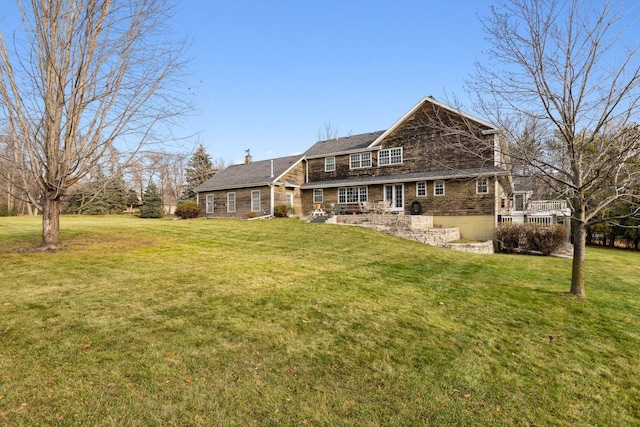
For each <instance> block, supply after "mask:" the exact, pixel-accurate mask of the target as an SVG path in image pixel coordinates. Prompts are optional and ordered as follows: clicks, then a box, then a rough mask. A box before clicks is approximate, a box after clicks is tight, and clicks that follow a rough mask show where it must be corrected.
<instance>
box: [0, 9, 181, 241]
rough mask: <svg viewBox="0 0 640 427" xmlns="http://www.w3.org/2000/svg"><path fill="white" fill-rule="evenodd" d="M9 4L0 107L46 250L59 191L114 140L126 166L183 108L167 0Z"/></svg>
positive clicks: (55, 235) (55, 231)
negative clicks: (15, 16)
mask: <svg viewBox="0 0 640 427" xmlns="http://www.w3.org/2000/svg"><path fill="white" fill-rule="evenodd" d="M17 2H18V6H19V8H20V12H21V14H22V22H23V30H24V31H23V33H16V34H15V35H14V44H13V49H12V50H9V48H8V47H7V43H6V40H5V37H4V35H0V108H1V111H2V113H3V115H4V116H6V122H7V127H8V129H9V132H10V135H9V136H10V137H11V138H10V141H11V143H12V144H13V150H12V155H13V156H14V159H12V160H13V161H14V163H15V165H16V166H17V172H18V173H17V174H16V176H15V177H13V178H12V180H13V183H14V184H15V185H16V187H18V188H20V189H21V190H22V191H24V192H25V193H26V194H27V195H28V197H29V199H30V200H31V202H32V203H33V204H34V205H35V206H36V207H37V208H38V209H39V210H40V211H41V212H42V248H43V249H48V250H55V249H57V248H59V247H60V246H61V242H60V224H59V215H60V202H61V199H62V198H63V196H65V194H66V192H67V190H68V189H69V188H70V187H71V186H73V185H74V184H75V183H77V182H79V181H80V180H81V179H83V178H84V177H85V176H86V175H87V174H88V173H89V172H90V171H91V170H92V169H94V166H95V165H96V164H97V163H99V162H100V161H101V159H102V158H104V156H105V155H106V154H108V152H109V150H110V149H111V148H112V147H114V146H115V147H117V148H118V150H117V152H118V153H120V155H121V156H122V159H121V161H120V162H119V164H120V165H126V164H127V163H128V159H130V158H131V157H132V156H133V155H134V154H135V153H136V152H137V151H138V150H139V149H140V147H141V146H143V145H145V144H149V143H153V142H156V141H158V140H159V139H160V138H161V134H160V132H159V127H160V126H162V125H163V124H166V123H167V120H168V119H171V118H173V117H175V116H176V114H178V113H180V112H181V109H182V108H184V107H185V105H184V104H183V103H182V102H181V98H180V97H178V96H177V94H176V93H175V92H173V91H172V89H173V88H174V87H175V86H174V85H173V83H176V82H177V80H176V79H175V78H176V77H178V73H179V72H180V71H181V70H182V65H183V64H182V62H181V59H180V57H181V54H182V51H183V45H182V43H173V42H171V41H170V40H167V39H166V38H165V35H166V34H171V32H170V31H167V29H166V28H164V24H165V23H166V22H168V19H169V18H170V17H171V13H172V6H171V4H170V3H169V0H28V1H27V0H17ZM182 99H185V97H183V98H182ZM32 181H33V182H35V183H36V184H37V191H35V192H34V191H32V190H31V189H30V188H28V184H29V183H30V182H32Z"/></svg>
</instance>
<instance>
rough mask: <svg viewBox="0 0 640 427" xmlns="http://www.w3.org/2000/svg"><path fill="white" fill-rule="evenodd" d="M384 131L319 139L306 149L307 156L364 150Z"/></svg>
mask: <svg viewBox="0 0 640 427" xmlns="http://www.w3.org/2000/svg"><path fill="white" fill-rule="evenodd" d="M383 133H384V131H382V130H381V131H378V132H369V133H361V134H359V135H351V136H346V137H342V138H335V139H329V140H327V141H318V142H316V143H315V144H314V145H313V146H311V148H309V149H308V150H307V151H305V153H304V155H305V157H307V158H314V157H324V156H326V155H327V154H340V153H348V152H350V151H354V150H358V151H362V149H365V148H367V147H369V146H370V145H371V143H372V142H373V141H375V140H376V139H377V138H378V137H379V136H380V135H382V134H383Z"/></svg>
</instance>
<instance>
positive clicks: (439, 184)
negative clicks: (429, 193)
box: [433, 179, 445, 196]
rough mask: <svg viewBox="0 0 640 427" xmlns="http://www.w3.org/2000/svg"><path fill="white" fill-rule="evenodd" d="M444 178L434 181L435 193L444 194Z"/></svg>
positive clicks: (436, 194)
mask: <svg viewBox="0 0 640 427" xmlns="http://www.w3.org/2000/svg"><path fill="white" fill-rule="evenodd" d="M444 192H445V191H444V180H442V179H441V180H439V181H435V182H434V183H433V195H434V196H444Z"/></svg>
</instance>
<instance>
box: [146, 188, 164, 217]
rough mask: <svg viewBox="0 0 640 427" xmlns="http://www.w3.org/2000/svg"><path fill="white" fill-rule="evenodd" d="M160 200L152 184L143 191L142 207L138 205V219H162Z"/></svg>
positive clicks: (156, 189)
mask: <svg viewBox="0 0 640 427" xmlns="http://www.w3.org/2000/svg"><path fill="white" fill-rule="evenodd" d="M163 214H164V212H163V210H162V199H161V198H160V194H158V188H157V187H156V185H155V184H154V183H153V182H152V183H150V184H149V185H148V186H147V188H146V189H145V190H144V195H143V196H142V205H140V218H162V215H163Z"/></svg>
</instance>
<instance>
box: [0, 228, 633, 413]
mask: <svg viewBox="0 0 640 427" xmlns="http://www.w3.org/2000/svg"><path fill="white" fill-rule="evenodd" d="M39 227H40V223H39V220H38V219H35V218H0V425H12V426H20V425H61V426H72V425H98V426H103V425H107V426H108V425H126V426H147V425H182V426H210V425H220V426H223V425H225V426H226V425H358V426H359V425H370V426H375V425H407V426H414V425H465V426H467V425H572V426H573V425H616V426H619V425H638V424H640V373H639V372H638V370H639V367H640V254H638V253H632V252H622V251H607V250H597V249H589V250H588V252H587V294H588V295H589V299H588V300H586V301H581V300H577V299H574V298H571V297H569V296H567V294H566V292H567V291H568V289H569V281H570V260H567V259H557V258H543V257H529V256H515V255H514V256H511V255H491V256H483V255H470V254H463V253H457V252H453V251H448V250H443V249H438V248H433V247H429V246H424V245H421V244H418V243H414V242H410V241H405V240H401V239H399V238H395V237H392V236H388V235H385V234H381V233H378V232H375V231H372V230H367V229H361V228H356V227H347V226H337V225H328V224H307V223H305V222H301V221H298V220H272V221H250V222H249V221H224V220H190V221H172V220H167V219H163V220H143V219H138V218H131V217H113V216H111V217H88V216H87V217H75V216H72V217H66V216H65V217H63V218H62V230H63V231H62V237H63V240H64V242H65V249H64V250H63V251H60V252H57V253H39V252H33V251H31V249H32V248H34V247H35V246H37V244H38V242H39Z"/></svg>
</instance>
